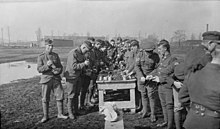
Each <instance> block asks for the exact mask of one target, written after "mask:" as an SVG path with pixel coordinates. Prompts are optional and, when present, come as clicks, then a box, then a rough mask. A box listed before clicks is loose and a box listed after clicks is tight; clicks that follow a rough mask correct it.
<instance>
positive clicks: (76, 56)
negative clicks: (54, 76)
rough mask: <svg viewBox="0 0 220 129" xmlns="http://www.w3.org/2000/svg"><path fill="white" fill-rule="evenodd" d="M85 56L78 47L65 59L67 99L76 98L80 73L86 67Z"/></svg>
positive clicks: (78, 90) (80, 84) (80, 81)
mask: <svg viewBox="0 0 220 129" xmlns="http://www.w3.org/2000/svg"><path fill="white" fill-rule="evenodd" d="M84 61H85V56H84V54H83V53H82V51H81V49H80V47H77V48H75V49H73V50H71V51H70V52H69V54H68V57H67V66H66V70H65V72H64V76H65V77H66V80H67V90H68V98H76V97H77V96H78V95H79V92H80V89H81V86H82V72H83V69H84V68H85V67H86V65H85V63H84Z"/></svg>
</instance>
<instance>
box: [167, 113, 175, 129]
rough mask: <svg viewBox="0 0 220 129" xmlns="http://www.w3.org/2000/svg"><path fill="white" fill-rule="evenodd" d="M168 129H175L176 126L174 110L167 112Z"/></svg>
mask: <svg viewBox="0 0 220 129" xmlns="http://www.w3.org/2000/svg"><path fill="white" fill-rule="evenodd" d="M167 118H168V119H167V120H168V122H167V129H173V124H174V111H173V109H169V110H167Z"/></svg>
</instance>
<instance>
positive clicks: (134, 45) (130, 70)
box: [125, 39, 142, 112]
mask: <svg viewBox="0 0 220 129" xmlns="http://www.w3.org/2000/svg"><path fill="white" fill-rule="evenodd" d="M130 47H131V52H130V55H129V58H128V64H127V65H126V70H125V73H126V74H127V75H130V76H134V77H135V78H137V74H136V69H135V65H136V63H135V62H136V58H137V55H138V53H139V42H138V41H137V40H135V39H134V40H131V46H130ZM137 85H139V83H137ZM138 87H139V86H137V87H135V102H136V112H140V111H141V109H142V104H141V93H140V91H139V90H138Z"/></svg>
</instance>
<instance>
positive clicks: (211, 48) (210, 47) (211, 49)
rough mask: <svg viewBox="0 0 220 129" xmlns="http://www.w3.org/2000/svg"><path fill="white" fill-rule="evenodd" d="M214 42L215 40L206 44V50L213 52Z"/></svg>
mask: <svg viewBox="0 0 220 129" xmlns="http://www.w3.org/2000/svg"><path fill="white" fill-rule="evenodd" d="M216 45H217V44H216V43H215V42H212V43H209V44H208V50H209V51H210V52H213V51H214V49H215V47H216Z"/></svg>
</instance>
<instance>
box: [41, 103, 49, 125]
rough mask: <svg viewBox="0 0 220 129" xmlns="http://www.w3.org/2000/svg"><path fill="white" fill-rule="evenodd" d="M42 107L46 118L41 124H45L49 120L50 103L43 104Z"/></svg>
mask: <svg viewBox="0 0 220 129" xmlns="http://www.w3.org/2000/svg"><path fill="white" fill-rule="evenodd" d="M42 106H43V113H44V117H43V119H42V120H41V121H40V122H41V123H45V122H47V121H48V119H49V115H48V112H49V102H43V103H42Z"/></svg>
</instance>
